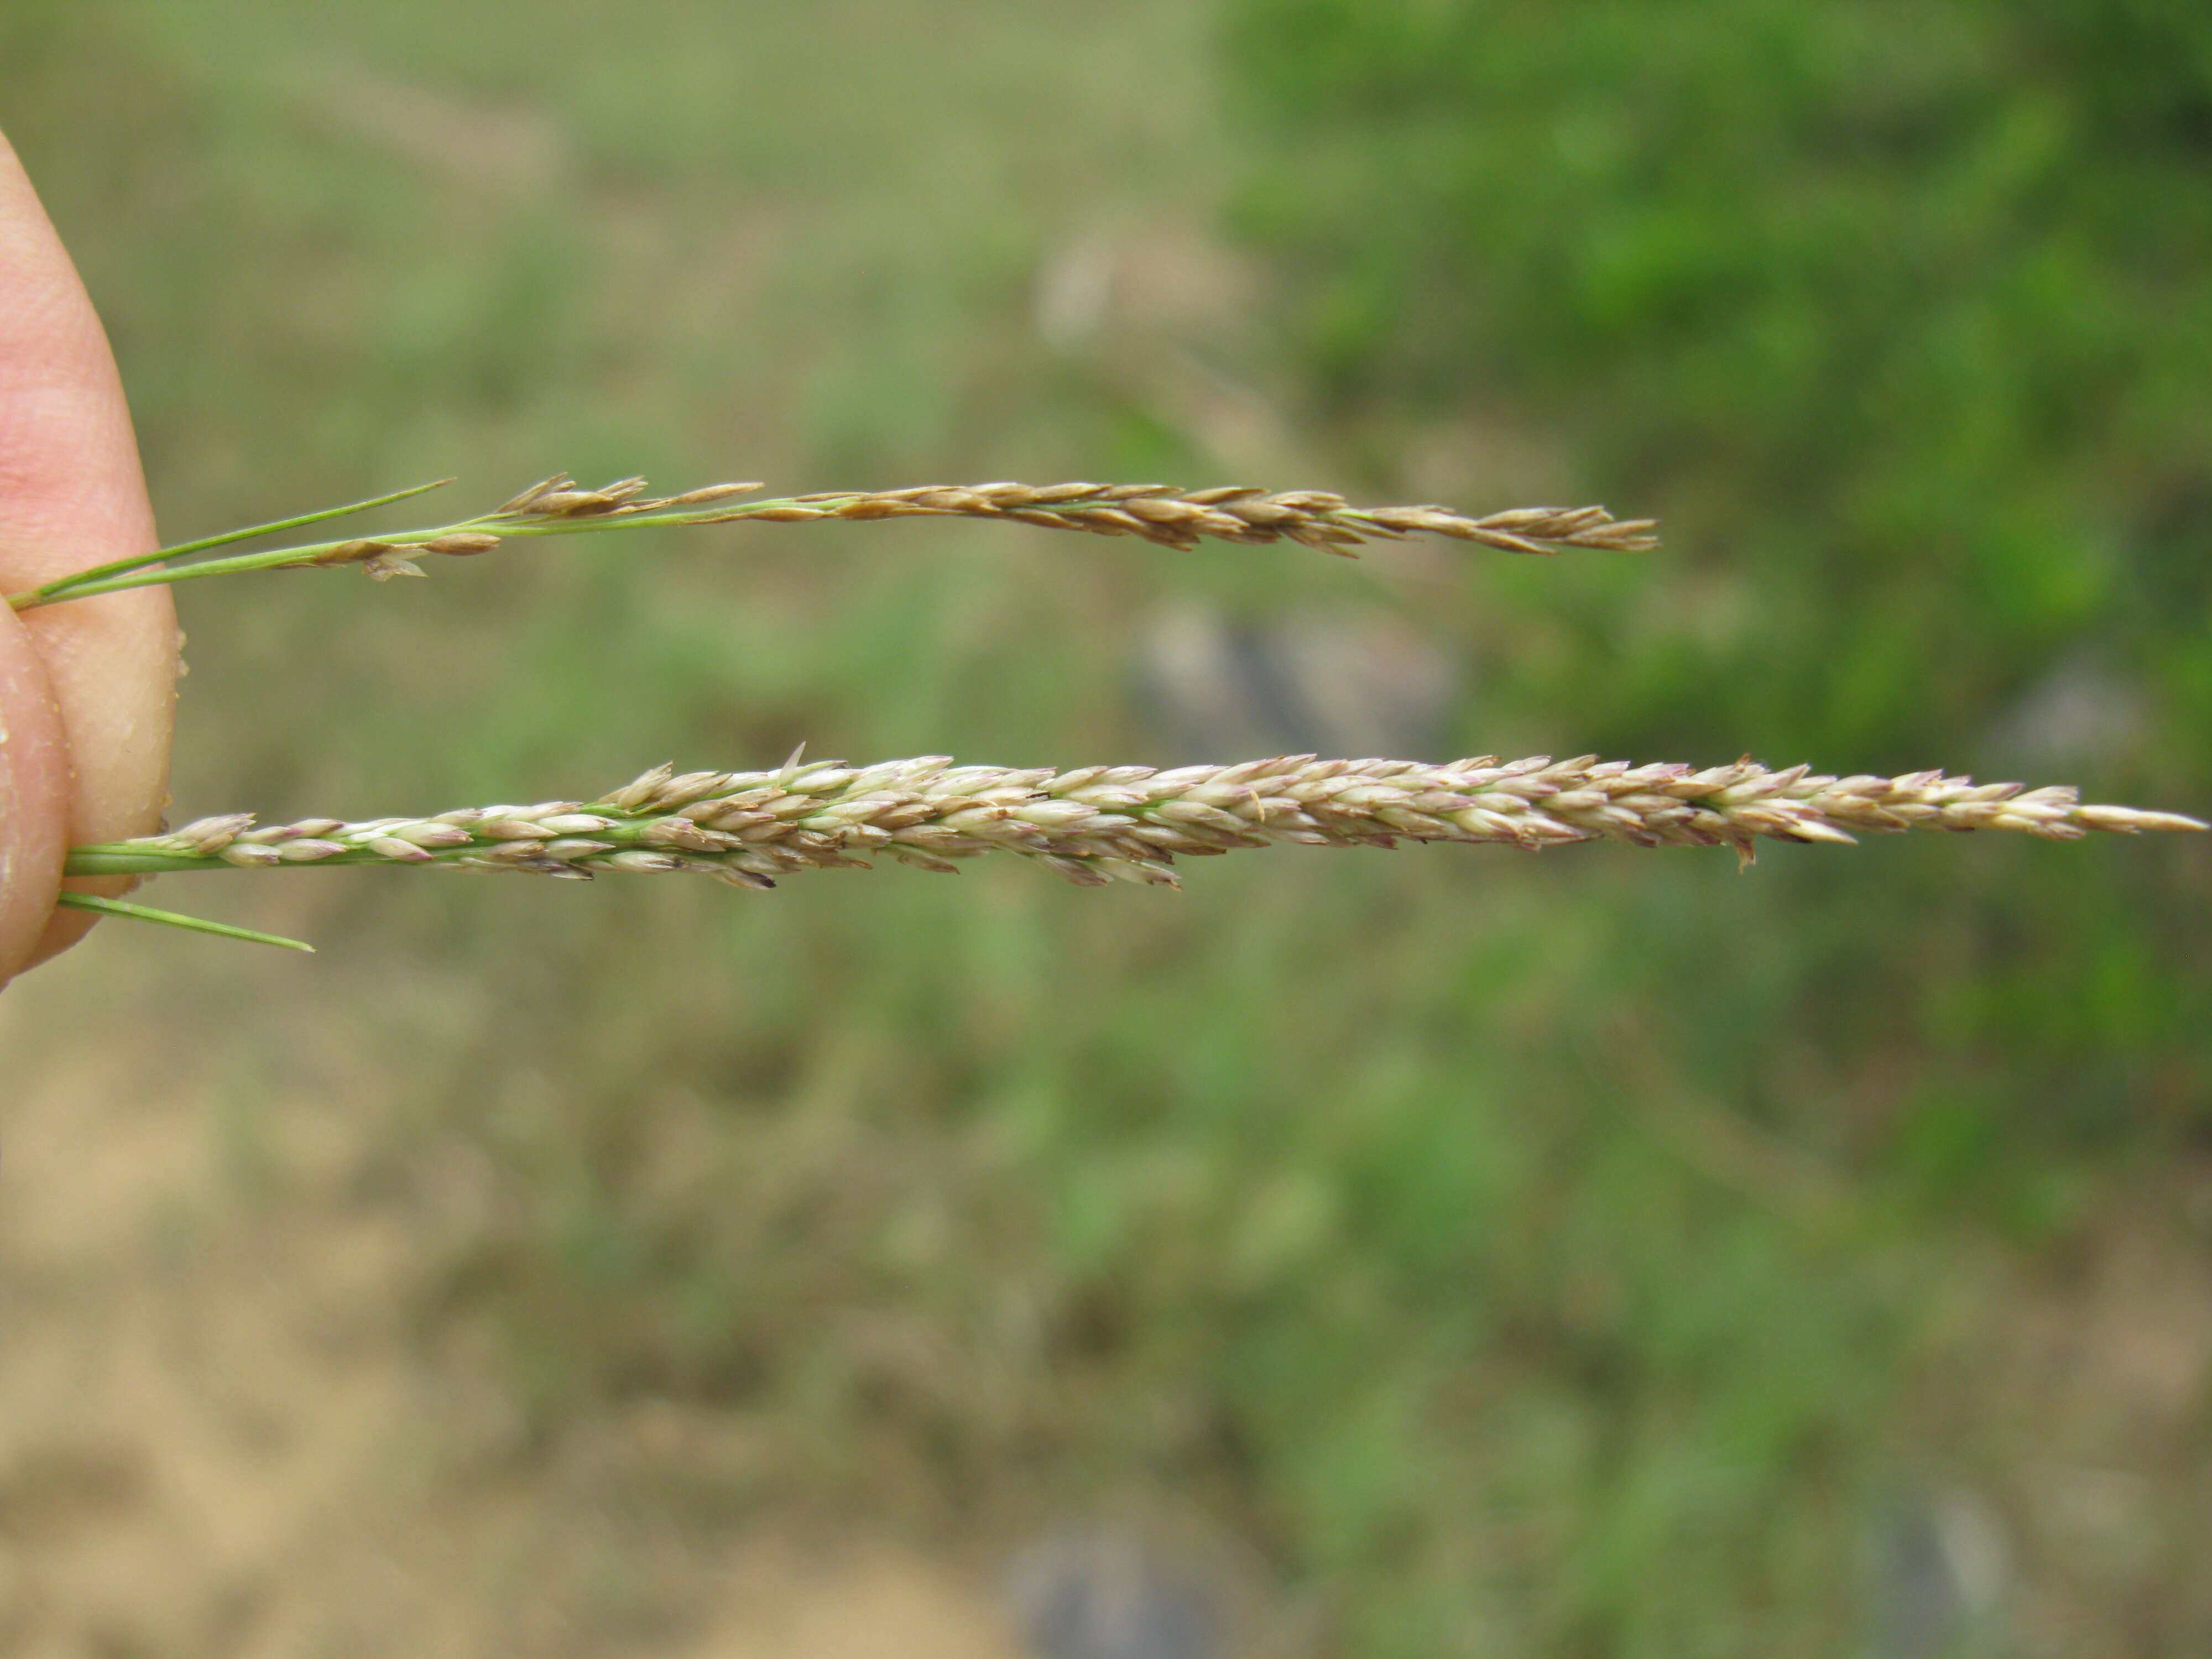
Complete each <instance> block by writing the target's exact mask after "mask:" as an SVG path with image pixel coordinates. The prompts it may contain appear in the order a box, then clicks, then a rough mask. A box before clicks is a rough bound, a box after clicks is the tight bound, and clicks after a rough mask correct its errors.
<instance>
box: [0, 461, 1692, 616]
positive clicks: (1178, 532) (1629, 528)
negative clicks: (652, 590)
mask: <svg viewBox="0 0 2212 1659" xmlns="http://www.w3.org/2000/svg"><path fill="white" fill-rule="evenodd" d="M451 482H452V480H450V479H446V480H441V483H451ZM438 487H439V486H438V485H437V484H421V485H417V486H416V488H414V489H403V490H400V491H398V492H397V493H396V494H393V495H382V496H379V497H377V498H375V499H374V500H373V501H356V502H354V503H352V504H350V505H349V506H346V507H332V508H331V509H329V510H328V511H326V512H322V513H307V514H304V515H302V516H301V517H299V518H296V519H286V520H280V521H279V522H277V523H275V524H268V525H260V526H255V527H254V528H252V529H250V530H240V531H234V532H229V533H228V534H225V535H221V536H210V537H207V538H203V539H202V540H199V541H196V542H188V543H186V544H184V545H182V546H180V547H170V548H163V549H161V550H160V551H158V552H154V553H147V554H142V555H139V556H136V557H133V558H129V559H119V560H117V561H115V562H113V563H111V564H104V565H97V566H94V568H91V569H88V570H80V571H77V572H76V573H75V574H71V575H67V576H61V577H58V578H56V579H55V580H52V581H50V582H48V583H46V585H45V586H42V587H36V588H32V589H30V590H28V591H27V592H21V593H11V594H9V596H8V603H9V605H10V606H11V607H13V608H14V609H15V610H17V611H31V610H35V609H37V608H38V607H39V606H40V605H58V604H60V603H61V602H63V601H64V600H66V599H90V598H93V597H94V595H96V594H100V593H115V592H121V591H123V590H124V589H125V588H131V587H145V586H153V585H155V584H167V583H175V582H184V581H196V580H200V579H202V578H204V577H208V576H228V575H235V574H240V573H241V572H244V571H248V570H283V569H301V568H320V567H328V566H332V565H345V564H358V565H360V566H362V568H364V569H365V570H366V571H367V572H368V574H369V575H370V576H372V577H374V579H376V580H380V581H381V580H387V579H389V578H391V577H392V576H419V575H421V574H423V573H422V567H421V566H420V565H418V564H417V563H416V562H415V557H414V556H416V555H417V554H423V553H437V554H443V555H446V556H451V557H469V556H474V555H477V554H480V553H489V552H490V551H491V550H493V549H495V548H496V547H497V546H498V545H499V544H501V542H502V541H504V540H506V539H507V538H512V537H521V536H568V535H576V534H580V533H585V532H594V531H602V530H616V529H632V530H634V529H642V528H646V527H647V526H684V525H710V524H734V523H737V522H738V521H740V520H757V521H758V522H760V523H763V524H797V523H810V522H816V521H818V520H824V519H848V520H865V519H897V518H908V517H920V516H933V517H939V518H942V517H947V516H951V517H959V518H969V519H1004V520H1010V521H1012V522H1015V523H1019V524H1030V525H1037V526H1042V527H1044V528H1046V529H1051V530H1088V531H1091V532H1093V533H1095V534H1097V535H1102V536H1141V537H1143V538H1145V539H1146V541H1151V542H1158V543H1160V544H1162V545H1164V546H1168V547H1174V548H1180V549H1184V550H1188V549H1190V548H1194V547H1195V546H1197V545H1198V544H1199V543H1200V541H1201V540H1203V539H1206V538H1212V539H1213V540H1216V541H1225V542H1252V543H1257V542H1274V541H1293V542H1300V543H1303V544H1304V545H1306V546H1308V547H1316V548H1321V549H1323V550H1327V551H1328V552H1331V553H1345V554H1349V553H1351V551H1352V549H1354V548H1355V547H1357V546H1358V545H1359V544H1362V543H1363V542H1366V541H1369V540H1375V539H1383V540H1395V539H1397V538H1401V537H1404V536H1409V535H1413V534H1414V533H1416V532H1426V533H1428V534H1431V535H1437V536H1449V537H1451V538H1455V539H1456V540H1459V541H1467V542H1475V543H1479V544H1481V545H1482V546H1485V547H1492V548H1497V549H1498V550H1502V551H1504V552H1508V553H1556V552H1558V551H1559V550H1561V549H1563V548H1569V547H1583V548H1607V549H1613V550H1625V551H1632V552H1633V551H1644V550H1650V548H1653V547H1655V546H1656V545H1657V540H1656V538H1655V537H1654V536H1653V534H1652V531H1653V528H1654V526H1652V524H1651V523H1650V520H1627V521H1623V520H1617V519H1615V518H1614V517H1613V515H1612V514H1611V513H1607V511H1606V510H1605V509H1604V508H1603V507H1516V508H1513V509H1511V510H1510V511H1508V512H1504V513H1491V514H1490V515H1489V516H1488V517H1486V518H1480V519H1471V518H1468V517H1467V516H1466V515H1465V514H1463V513H1455V512H1453V511H1452V510H1451V509H1450V508H1449V507H1353V506H1352V505H1351V504H1350V503H1348V502H1347V501H1346V500H1345V499H1344V497H1343V496H1341V495H1331V494H1330V493H1328V491H1326V490H1320V489H1293V490H1285V491H1281V492H1279V493H1275V494H1269V493H1268V492H1267V491H1266V490H1262V489H1253V488H1249V487H1245V486H1231V487H1228V488H1225V489H1196V490H1183V489H1176V488H1175V487H1174V486H1172V485H1170V484H1098V483H1060V484H1042V485H1039V484H1024V483H983V484H962V485H953V484H924V485H921V486H918V487H916V488H915V489H847V490H830V491H827V492H823V493H820V494H816V495H786V496H779V497H775V498H771V499H769V500H765V501H738V500H737V499H736V498H737V497H738V496H741V495H750V493H751V492H752V491H754V490H756V489H759V488H760V486H759V485H758V484H757V483H722V484H709V485H708V486H707V487H706V488H705V489H691V490H686V491H685V492H684V493H683V494H682V495H662V496H647V495H645V494H644V491H645V488H646V481H645V480H644V479H642V478H619V479H617V480H616V481H615V482H614V483H609V484H602V485H600V486H599V488H598V489H580V488H579V487H578V485H577V483H576V481H575V480H574V478H571V477H568V476H567V475H566V474H565V473H564V474H562V475H559V476H557V477H550V478H547V479H545V480H544V482H543V483H536V484H532V486H531V487H530V488H529V489H526V490H524V491H523V492H522V493H521V494H520V495H517V496H515V497H514V498H513V500H511V501H506V502H503V503H502V504H501V505H500V506H498V507H495V508H493V509H492V510H491V511H490V512H489V513H480V514H478V515H477V517H475V518H472V519H460V520H455V521H453V523H451V524H443V525H436V526H431V527H429V528H427V529H421V530H404V531H393V532H386V533H383V534H380V535H376V536H360V537H352V538H347V539H344V540H342V541H328V542H313V543H309V544H304V545H301V546H296V547H281V548H272V549H268V550H264V551H261V552H257V553H240V554H233V555H231V556H228V557H224V558H215V559H202V560H199V561H198V562H195V563H185V564H179V563H174V562H173V561H174V560H176V559H179V558H180V557H183V556H187V555H190V554H193V553H199V552H204V551H206V550H210V549H212V548H216V547H222V546H228V545H229V544H233V543H235V542H240V541H244V540H246V539H247V538H250V537H254V536H260V535H266V534H270V533H273V532H278V531H283V530H290V529H295V528H297V527H299V526H303V525H308V524H315V523H319V522H321V521H322V520H326V519H333V518H337V517H340V516H342V515H343V514H345V513H355V512H361V511H364V510H366V509H368V508H369V507H384V506H388V505H390V504H391V503H392V502H394V501H404V500H406V499H408V498H409V497H410V496H413V495H422V493H424V492H425V491H426V490H430V489H437V488H438Z"/></svg>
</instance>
